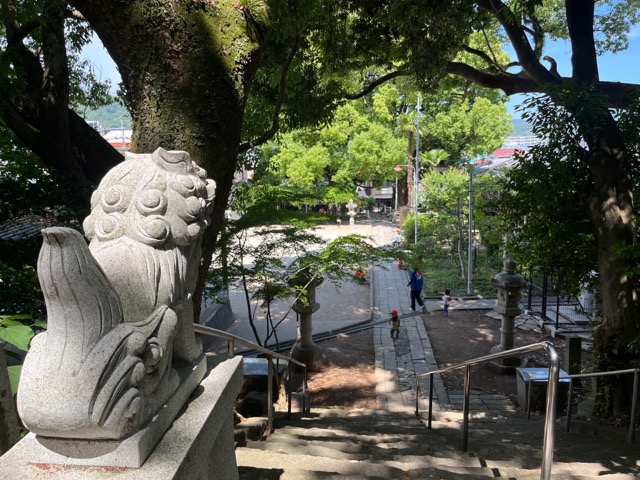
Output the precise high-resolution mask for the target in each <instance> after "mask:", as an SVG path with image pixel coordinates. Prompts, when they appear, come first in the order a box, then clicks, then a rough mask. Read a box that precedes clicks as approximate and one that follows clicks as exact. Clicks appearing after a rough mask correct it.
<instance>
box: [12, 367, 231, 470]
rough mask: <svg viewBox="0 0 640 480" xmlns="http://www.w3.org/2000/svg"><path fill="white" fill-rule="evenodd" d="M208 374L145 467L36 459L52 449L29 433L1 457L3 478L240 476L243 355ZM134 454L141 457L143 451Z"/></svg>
mask: <svg viewBox="0 0 640 480" xmlns="http://www.w3.org/2000/svg"><path fill="white" fill-rule="evenodd" d="M206 373H207V374H206V376H205V377H204V379H203V380H202V382H201V383H200V385H198V386H197V388H196V389H195V390H194V391H193V394H192V395H191V398H190V400H189V402H188V403H187V404H186V405H185V406H184V408H183V409H182V411H181V413H180V414H179V415H178V417H176V418H175V420H174V421H173V424H172V425H171V427H170V428H169V430H167V431H166V433H165V434H164V436H163V437H162V439H161V440H160V442H159V443H158V444H157V445H156V447H155V449H153V451H152V452H151V454H150V455H149V457H148V458H147V460H146V462H144V464H142V466H140V467H139V468H133V467H130V466H107V465H104V464H102V465H101V464H96V463H94V462H93V461H92V462H88V463H89V465H87V464H85V465H79V464H70V463H69V462H66V461H64V460H65V458H64V456H62V455H60V454H59V453H55V452H52V454H51V457H50V458H48V459H47V458H46V457H43V456H39V455H40V453H39V454H37V455H36V456H35V457H34V450H39V449H41V450H43V451H44V450H47V449H45V448H44V447H43V446H42V445H41V443H40V442H39V441H38V439H37V438H36V436H35V435H28V436H27V437H25V438H24V439H23V440H21V441H20V442H19V443H18V444H17V445H16V446H14V447H13V448H12V449H11V450H9V451H8V452H7V453H6V454H4V455H3V456H2V457H0V478H2V479H3V480H26V479H40V478H42V479H45V478H46V479H52V480H57V479H64V480H76V479H83V480H85V479H86V480H94V479H96V480H97V479H103V478H105V477H108V478H118V479H123V480H138V479H140V480H142V479H147V478H153V479H154V480H163V479H167V480H168V479H176V480H197V479H221V480H237V479H238V469H237V465H236V461H235V452H234V442H233V414H232V412H233V404H234V401H235V399H236V397H237V395H238V392H239V391H240V388H241V387H242V382H243V376H242V358H241V357H235V358H232V359H229V360H227V361H225V362H223V363H221V364H219V365H218V366H216V367H215V368H214V369H213V370H210V371H208V372H206ZM92 448H94V449H93V450H92ZM152 448H153V447H152ZM99 450H100V449H98V450H96V449H95V446H93V447H91V446H87V447H86V449H85V450H84V451H82V450H81V451H78V452H75V454H76V455H77V456H78V457H90V456H91V455H95V453H96V451H98V453H99ZM121 453H122V454H123V455H124V453H123V452H121ZM131 456H132V458H135V457H137V456H139V453H132V454H131ZM74 460H77V458H76V459H74Z"/></svg>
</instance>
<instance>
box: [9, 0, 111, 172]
mask: <svg viewBox="0 0 640 480" xmlns="http://www.w3.org/2000/svg"><path fill="white" fill-rule="evenodd" d="M66 8H67V2H66V1H61V0H51V1H48V2H44V3H43V10H42V15H41V18H40V19H39V20H38V22H37V23H34V22H31V23H29V22H27V24H26V25H23V24H21V23H20V21H24V17H23V16H22V15H19V11H18V6H17V3H13V2H4V3H3V5H2V13H3V17H2V21H3V23H4V26H5V32H6V37H5V40H6V50H5V52H4V53H5V55H4V61H5V62H6V63H7V65H10V66H11V67H10V69H11V70H12V71H13V72H14V74H12V75H5V76H4V77H2V78H0V89H2V91H3V92H5V95H4V96H3V98H2V99H1V100H0V115H1V116H2V119H3V120H4V122H5V123H6V125H7V127H8V128H9V129H10V130H11V131H12V132H13V133H14V135H15V136H16V137H17V138H18V139H19V140H20V141H21V142H22V143H23V144H24V145H25V146H26V147H27V148H29V149H30V150H32V151H33V152H34V153H35V154H36V155H37V156H38V157H39V158H40V159H41V160H42V161H43V163H44V164H45V165H47V166H49V167H53V168H55V169H56V170H57V171H58V173H59V174H61V175H69V176H71V177H73V178H75V179H76V180H78V181H80V182H83V183H85V182H87V181H89V182H97V181H99V180H100V179H101V178H102V176H103V175H104V173H105V172H106V171H107V170H108V169H109V168H111V167H113V166H114V165H116V164H117V163H119V162H120V161H121V160H122V156H121V155H120V154H119V153H118V152H117V151H116V150H115V149H114V148H113V147H111V145H109V144H108V143H107V142H106V141H104V140H102V139H101V138H100V137H99V135H98V134H97V132H96V131H95V130H93V128H91V127H90V126H89V125H87V123H86V122H85V121H84V120H82V119H81V118H80V117H78V116H77V115H76V114H75V113H74V112H73V111H72V110H70V109H69V71H68V59H67V53H66V40H65V30H64V21H65V14H66ZM38 28H39V29H38ZM34 30H37V33H39V34H40V37H39V41H40V43H39V46H40V47H41V48H40V51H41V56H38V55H36V54H35V53H34V52H33V51H31V50H30V49H29V48H27V46H25V43H26V39H25V36H29V35H33V32H34ZM8 68H9V67H8Z"/></svg>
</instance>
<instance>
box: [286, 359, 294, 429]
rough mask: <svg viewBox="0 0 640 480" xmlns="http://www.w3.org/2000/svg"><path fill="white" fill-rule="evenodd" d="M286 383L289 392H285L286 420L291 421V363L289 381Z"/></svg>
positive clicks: (291, 365)
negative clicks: (286, 404)
mask: <svg viewBox="0 0 640 480" xmlns="http://www.w3.org/2000/svg"><path fill="white" fill-rule="evenodd" d="M287 383H288V384H289V388H288V390H289V391H288V392H287V403H288V406H287V419H289V420H291V396H292V392H291V390H293V363H291V362H289V381H288V382H287Z"/></svg>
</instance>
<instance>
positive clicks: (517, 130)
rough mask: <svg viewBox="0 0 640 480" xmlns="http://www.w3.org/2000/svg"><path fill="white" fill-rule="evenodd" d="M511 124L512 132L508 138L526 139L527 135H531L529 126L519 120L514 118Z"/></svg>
mask: <svg viewBox="0 0 640 480" xmlns="http://www.w3.org/2000/svg"><path fill="white" fill-rule="evenodd" d="M511 123H513V132H511V134H510V135H509V136H510V137H526V136H528V135H533V133H532V132H531V125H530V124H528V123H527V122H525V121H524V120H522V119H521V118H514V119H513V120H512V121H511Z"/></svg>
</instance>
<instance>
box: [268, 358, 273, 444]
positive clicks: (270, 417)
mask: <svg viewBox="0 0 640 480" xmlns="http://www.w3.org/2000/svg"><path fill="white" fill-rule="evenodd" d="M267 366H268V368H267V372H268V374H267V429H268V431H269V434H271V432H272V431H273V357H271V356H268V357H267Z"/></svg>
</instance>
